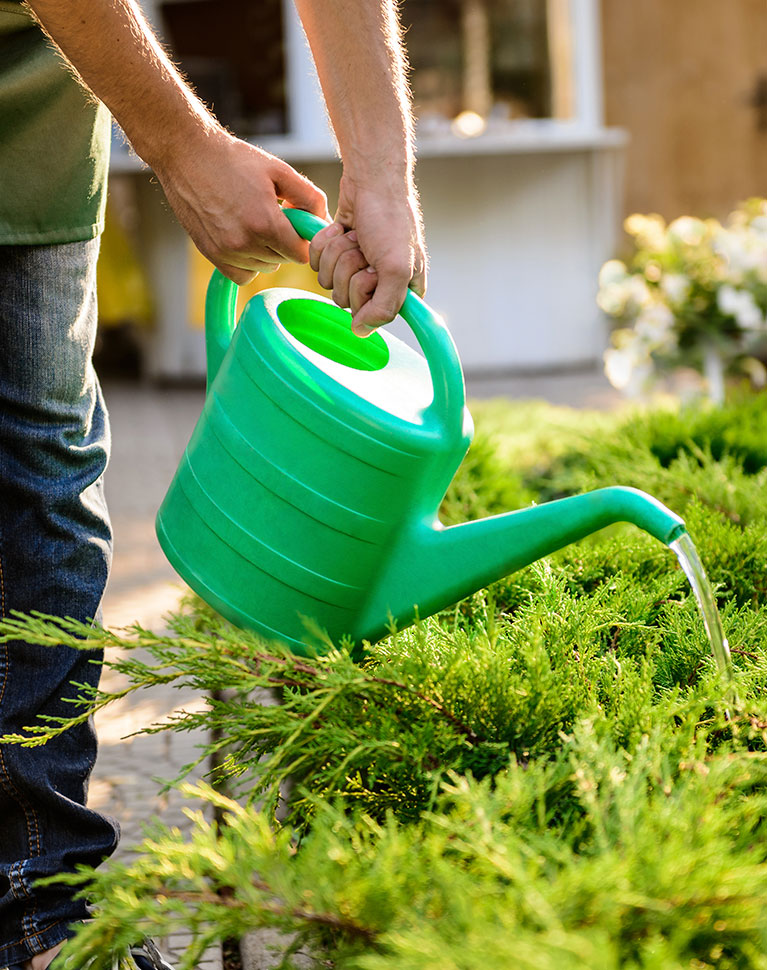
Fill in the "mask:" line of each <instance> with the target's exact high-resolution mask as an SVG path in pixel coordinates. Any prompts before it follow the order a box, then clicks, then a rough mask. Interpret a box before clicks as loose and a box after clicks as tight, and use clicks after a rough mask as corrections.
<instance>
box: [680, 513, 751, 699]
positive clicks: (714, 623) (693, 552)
mask: <svg viewBox="0 0 767 970" xmlns="http://www.w3.org/2000/svg"><path fill="white" fill-rule="evenodd" d="M669 548H671V549H673V551H674V552H675V553H676V557H677V559H678V560H679V565H680V566H681V567H682V569H683V570H684V574H685V576H686V577H687V579H688V580H689V581H690V586H692V591H693V592H694V593H695V599H696V600H697V601H698V606H699V607H700V612H701V614H702V615H703V624H704V626H705V627H706V633H707V634H708V639H709V642H710V644H711V652H712V653H713V655H714V660H715V661H716V665H717V667H718V668H719V675H720V677H721V679H722V683H723V685H724V687H725V691H726V694H725V697H726V699H727V702H728V703H730V704H737V702H738V696H737V694H736V692H735V678H734V672H733V668H732V656H731V654H730V645H729V643H728V642H727V638H726V637H725V635H724V630H723V629H722V621H721V619H720V618H719V610H718V609H717V607H716V601H715V600H714V593H713V590H712V589H711V583H709V581H708V577H707V576H706V571H705V570H704V568H703V564H702V563H701V561H700V556H699V555H698V550H697V549H696V548H695V544H694V543H693V541H692V539H691V538H690V536H689V534H688V533H687V532H683V533H682V535H681V536H680V537H679V538H678V539H675V540H674V542H672V543H671V544H670V547H669ZM728 716H729V714H728Z"/></svg>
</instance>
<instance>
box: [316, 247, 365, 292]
mask: <svg viewBox="0 0 767 970" xmlns="http://www.w3.org/2000/svg"><path fill="white" fill-rule="evenodd" d="M358 248H359V247H358V246H357V236H356V234H355V233H346V234H344V235H341V236H338V235H336V236H333V238H332V239H330V240H329V242H328V243H327V244H326V245H325V247H324V248H323V250H322V252H321V254H320V262H319V267H318V269H317V282H318V283H319V284H320V286H322V287H324V288H325V289H326V290H329V289H331V288H332V287H333V283H334V280H335V275H336V267H337V265H338V260H339V259H340V257H341V256H342V255H343V254H344V253H347V252H351V251H352V250H354V249H358ZM360 268H361V267H359V266H358V267H357V269H360Z"/></svg>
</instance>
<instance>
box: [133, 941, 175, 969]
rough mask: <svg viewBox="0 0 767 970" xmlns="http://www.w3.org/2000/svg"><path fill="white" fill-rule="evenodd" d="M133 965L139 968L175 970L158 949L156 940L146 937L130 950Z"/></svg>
mask: <svg viewBox="0 0 767 970" xmlns="http://www.w3.org/2000/svg"><path fill="white" fill-rule="evenodd" d="M128 955H129V957H130V959H131V960H132V961H133V965H134V966H135V967H137V968H138V970H173V967H172V966H171V965H170V964H169V963H168V961H167V960H166V959H165V957H164V956H163V955H162V953H160V951H159V950H158V949H157V944H156V943H155V942H154V940H150V939H148V938H147V939H145V940H142V941H141V943H138V944H137V945H136V946H132V947H131V948H130V949H129V950H128Z"/></svg>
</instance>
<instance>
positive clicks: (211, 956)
mask: <svg viewBox="0 0 767 970" xmlns="http://www.w3.org/2000/svg"><path fill="white" fill-rule="evenodd" d="M105 394H106V398H107V406H108V407H109V410H110V414H111V418H112V435H113V450H112V461H111V464H110V467H109V470H108V472H107V478H106V489H107V499H108V501H109V505H110V510H111V514H112V522H113V527H114V532H115V559H114V566H113V571H112V577H111V579H110V583H109V588H108V590H107V594H106V597H105V601H104V624H105V625H106V626H108V627H110V628H112V629H114V628H117V627H125V626H129V625H130V624H132V623H134V622H137V621H138V622H140V623H141V624H142V625H143V626H145V627H147V628H148V629H151V630H155V631H161V630H162V629H164V628H165V624H164V621H163V617H164V616H165V615H166V614H167V613H168V612H169V611H171V610H173V609H175V607H176V606H177V604H178V601H179V598H180V596H181V595H182V593H183V586H182V584H181V582H180V581H179V580H178V578H177V577H176V575H175V573H174V572H173V570H172V569H171V567H170V566H169V565H168V563H167V562H166V560H165V558H164V556H163V554H162V552H161V550H160V548H159V546H158V544H157V541H156V539H155V536H154V514H155V512H156V510H157V507H158V506H159V504H160V502H161V501H162V498H163V495H164V494H165V489H166V488H167V485H168V483H169V481H170V479H171V477H172V475H173V471H174V469H175V467H176V464H177V463H178V459H179V458H180V456H181V453H182V452H183V449H184V446H185V445H186V442H187V439H188V437H189V434H190V432H191V429H192V427H193V425H194V422H195V420H196V416H197V414H198V413H199V410H200V408H201V406H202V397H203V394H202V391H201V390H184V391H179V390H174V391H172V392H171V391H166V392H163V391H160V390H156V389H151V390H150V389H145V388H141V387H138V386H131V385H125V386H121V385H112V386H110V385H107V386H106V388H105ZM102 683H103V685H104V686H105V687H108V688H116V687H117V686H119V682H118V678H117V676H116V675H115V674H112V673H110V672H109V671H106V672H105V676H104V678H103V680H102ZM203 703H204V701H203V698H202V697H197V696H195V695H194V694H193V693H192V692H190V691H187V692H181V691H178V690H175V689H173V688H171V687H166V688H155V689H154V690H153V691H151V692H144V693H142V694H140V695H139V696H132V697H129V698H126V699H125V700H124V701H121V702H119V703H117V704H115V705H113V706H112V707H111V708H108V709H106V710H105V711H103V712H102V713H101V714H100V715H99V717H98V718H97V722H96V724H97V729H98V734H99V757H98V761H97V765H96V769H95V771H94V774H93V778H92V781H91V788H90V804H91V805H93V806H94V807H96V808H99V809H101V810H103V811H106V812H108V813H109V814H110V815H114V816H115V817H117V818H118V819H119V821H120V825H121V827H122V840H121V843H120V847H119V849H118V856H125V855H126V854H127V853H128V852H129V850H130V848H131V846H134V845H135V844H136V843H137V842H138V841H140V840H141V838H142V834H143V826H144V825H145V824H146V823H147V822H149V821H150V820H152V819H153V818H160V819H161V820H162V821H163V822H165V823H167V824H170V825H178V826H179V827H180V828H181V829H182V830H183V829H184V828H185V827H187V826H188V824H189V823H188V820H187V819H186V817H185V816H184V815H183V814H182V811H181V809H182V799H180V798H179V797H178V796H177V795H176V794H175V793H173V792H171V793H170V794H169V795H164V796H160V795H159V794H158V789H159V787H160V786H159V785H158V783H157V782H156V781H155V780H154V779H157V778H162V779H171V778H174V777H175V776H176V775H177V774H178V771H179V769H180V768H181V767H182V766H183V765H185V764H188V763H189V762H190V761H193V760H194V758H195V757H196V756H197V753H198V752H197V745H199V743H200V740H201V739H200V738H199V737H195V736H194V735H193V734H187V733H183V734H179V733H176V732H168V733H164V734H159V735H147V736H142V737H136V738H131V737H129V736H128V735H130V734H131V733H133V732H134V731H136V730H138V729H139V728H141V727H145V726H147V725H148V724H151V723H153V722H155V721H157V720H158V719H160V718H162V717H164V716H167V715H168V714H170V713H172V712H173V711H174V710H177V709H179V708H184V709H186V710H189V709H190V708H191V707H197V706H199V705H202V704H203ZM198 774H199V773H198ZM186 942H187V941H186V940H185V939H184V937H183V936H177V937H171V938H170V939H168V940H165V941H162V942H161V949H163V951H164V952H165V954H166V955H167V956H169V957H170V958H171V960H173V959H175V958H177V957H178V955H179V954H180V953H181V952H182V951H183V949H184V948H185V945H186ZM200 966H201V968H202V970H220V968H221V954H220V952H218V951H217V950H216V951H209V952H208V953H207V954H206V955H205V958H204V960H203V961H202V962H201V964H200Z"/></svg>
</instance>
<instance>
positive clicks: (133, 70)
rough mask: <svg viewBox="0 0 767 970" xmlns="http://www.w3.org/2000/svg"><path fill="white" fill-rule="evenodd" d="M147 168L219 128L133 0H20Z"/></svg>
mask: <svg viewBox="0 0 767 970" xmlns="http://www.w3.org/2000/svg"><path fill="white" fill-rule="evenodd" d="M27 3H28V5H29V7H30V8H31V9H32V10H33V11H34V13H35V15H36V17H37V18H38V20H39V21H40V23H41V24H42V26H43V27H44V29H45V30H46V32H47V33H48V34H49V35H50V36H51V37H52V39H53V40H54V41H55V42H56V44H57V46H58V47H59V48H60V49H61V51H62V53H63V54H64V55H65V56H66V58H67V60H69V61H70V63H71V64H72V65H73V66H74V68H75V69H76V71H77V73H78V74H79V75H80V77H81V79H82V80H83V82H84V83H85V85H86V86H87V87H88V88H89V89H90V90H91V91H92V92H93V94H94V95H95V96H96V97H97V98H99V100H101V101H103V102H104V103H105V104H106V105H107V107H108V108H109V109H110V111H111V112H112V114H113V115H114V117H115V118H116V119H117V122H118V123H119V124H120V126H121V128H122V129H123V131H124V132H125V134H126V136H127V137H128V139H129V141H130V142H131V144H132V146H133V148H134V150H135V151H136V153H137V154H138V155H139V156H140V157H141V158H143V159H144V161H146V162H148V163H149V164H150V165H157V164H159V163H161V162H162V161H163V159H165V158H167V157H168V156H170V155H172V154H174V153H177V152H181V151H184V150H185V148H188V147H189V143H190V142H191V141H192V140H194V139H199V138H202V139H204V138H206V136H207V135H208V134H211V133H213V132H216V133H220V132H221V128H220V126H219V125H218V123H217V122H216V121H215V119H214V118H213V117H212V116H211V114H210V113H209V112H208V111H207V109H206V108H205V107H204V105H203V104H202V103H201V102H200V101H199V99H198V98H197V97H195V95H194V94H193V92H192V91H191V90H190V89H189V88H188V87H187V85H186V84H185V83H184V82H183V80H182V79H181V77H180V75H179V73H178V71H177V70H176V69H175V67H174V66H173V64H172V63H171V62H170V60H169V59H168V57H167V55H166V54H165V52H164V50H163V49H162V47H161V46H160V44H159V43H158V42H157V39H156V38H155V36H154V33H153V31H152V30H151V28H150V27H149V25H148V24H147V22H146V20H145V18H144V15H143V13H142V12H141V9H140V8H139V6H138V5H137V3H136V2H135V0H27Z"/></svg>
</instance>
